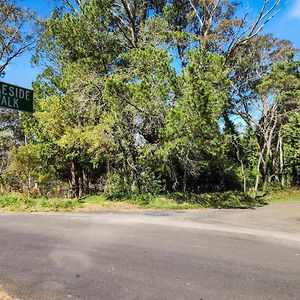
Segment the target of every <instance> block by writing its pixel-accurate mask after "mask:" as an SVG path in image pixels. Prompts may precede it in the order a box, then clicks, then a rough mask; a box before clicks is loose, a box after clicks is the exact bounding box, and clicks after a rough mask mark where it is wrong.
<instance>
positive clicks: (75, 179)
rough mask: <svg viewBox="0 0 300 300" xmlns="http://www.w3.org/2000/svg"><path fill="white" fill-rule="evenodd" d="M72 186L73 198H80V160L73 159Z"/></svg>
mask: <svg viewBox="0 0 300 300" xmlns="http://www.w3.org/2000/svg"><path fill="white" fill-rule="evenodd" d="M71 185H72V198H79V194H80V185H79V162H78V158H73V159H72V164H71Z"/></svg>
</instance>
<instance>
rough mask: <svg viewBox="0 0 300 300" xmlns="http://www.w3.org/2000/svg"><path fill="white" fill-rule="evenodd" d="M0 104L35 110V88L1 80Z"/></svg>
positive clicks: (29, 110) (24, 109)
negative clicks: (27, 87)
mask: <svg viewBox="0 0 300 300" xmlns="http://www.w3.org/2000/svg"><path fill="white" fill-rule="evenodd" d="M0 106H2V107H6V108H12V109H16V110H21V111H27V112H33V90H29V89H25V88H22V87H19V86H16V85H12V84H9V83H5V82H1V81H0Z"/></svg>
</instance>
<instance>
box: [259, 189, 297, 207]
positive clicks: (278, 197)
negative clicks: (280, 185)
mask: <svg viewBox="0 0 300 300" xmlns="http://www.w3.org/2000/svg"><path fill="white" fill-rule="evenodd" d="M265 199H266V201H267V202H268V203H277V204H281V203H292V202H300V190H299V189H289V190H282V191H276V192H272V193H270V194H269V195H267V196H266V197H265Z"/></svg>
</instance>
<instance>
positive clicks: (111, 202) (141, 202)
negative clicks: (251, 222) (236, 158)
mask: <svg viewBox="0 0 300 300" xmlns="http://www.w3.org/2000/svg"><path fill="white" fill-rule="evenodd" d="M266 203H267V202H266V201H265V200H264V199H263V198H260V199H255V200H254V199H253V198H250V197H245V196H244V195H243V194H240V193H231V192H228V193H206V194H203V195H198V194H189V195H187V194H182V193H177V194H172V195H160V196H153V195H150V194H145V195H136V196H133V195H131V196H130V197H126V198H123V199H112V198H110V197H107V196H104V195H94V196H84V197H82V198H79V199H76V200H74V199H58V198H46V197H28V196H25V195H22V194H19V193H15V194H10V195H2V196H0V212H1V211H2V212H7V211H14V212H39V211H40V212H50V211H97V210H136V209H166V210H185V209H203V208H249V207H255V206H261V205H264V204H266Z"/></svg>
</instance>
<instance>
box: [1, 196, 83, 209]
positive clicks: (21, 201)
mask: <svg viewBox="0 0 300 300" xmlns="http://www.w3.org/2000/svg"><path fill="white" fill-rule="evenodd" d="M81 206H82V201H71V200H65V199H47V198H28V197H24V196H18V195H16V196H13V195H12V196H1V197H0V209H6V210H10V211H31V212H33V211H68V210H74V209H75V208H78V207H81Z"/></svg>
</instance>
